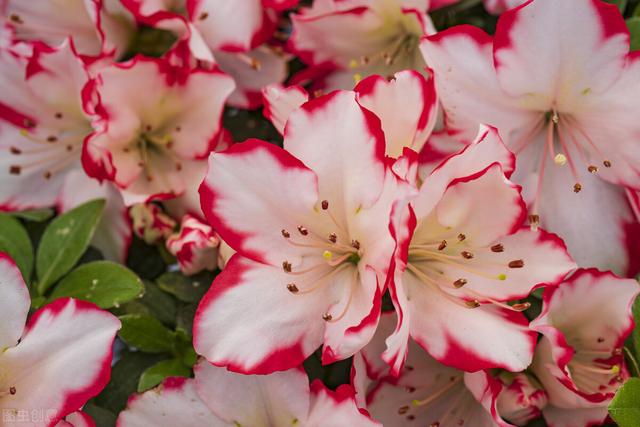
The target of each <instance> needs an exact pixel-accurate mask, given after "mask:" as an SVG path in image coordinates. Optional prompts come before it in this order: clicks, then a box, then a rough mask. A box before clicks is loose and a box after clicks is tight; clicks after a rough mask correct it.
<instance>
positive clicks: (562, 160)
mask: <svg viewBox="0 0 640 427" xmlns="http://www.w3.org/2000/svg"><path fill="white" fill-rule="evenodd" d="M553 162H554V163H555V164H556V165H558V166H564V165H566V164H567V156H565V155H564V154H562V153H558V154H556V156H555V157H554V158H553Z"/></svg>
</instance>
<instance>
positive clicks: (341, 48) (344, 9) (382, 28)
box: [289, 0, 435, 89]
mask: <svg viewBox="0 0 640 427" xmlns="http://www.w3.org/2000/svg"><path fill="white" fill-rule="evenodd" d="M428 8H429V1H428V0H373V1H368V0H347V1H337V0H317V1H314V2H313V5H312V6H311V7H310V8H306V9H301V10H300V11H299V13H298V14H294V15H292V21H293V33H292V35H291V39H290V40H289V45H290V49H291V50H292V51H293V52H295V53H296V54H297V55H298V56H299V57H300V59H302V60H303V61H304V62H306V63H307V64H308V65H310V66H311V67H310V69H308V70H305V71H303V72H302V73H301V74H300V75H299V76H297V79H298V80H301V81H302V80H306V79H308V78H311V79H316V78H317V79H318V80H319V82H317V86H318V87H321V88H323V89H351V88H352V87H353V85H354V84H355V83H358V81H359V80H360V79H361V78H363V77H367V76H369V75H372V74H380V75H383V76H389V75H393V74H394V73H395V72H397V71H400V70H405V69H412V70H419V71H423V69H424V67H425V63H424V60H423V59H422V57H421V55H420V52H419V49H418V45H419V40H420V37H422V36H423V35H424V34H430V33H433V32H435V30H434V29H433V26H432V24H431V20H430V18H429V17H428V15H427V13H426V12H427V9H428Z"/></svg>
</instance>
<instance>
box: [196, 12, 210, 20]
mask: <svg viewBox="0 0 640 427" xmlns="http://www.w3.org/2000/svg"><path fill="white" fill-rule="evenodd" d="M208 17H209V14H208V13H207V12H202V13H201V14H200V16H198V19H199V20H201V21H204V20H205V19H207V18H208Z"/></svg>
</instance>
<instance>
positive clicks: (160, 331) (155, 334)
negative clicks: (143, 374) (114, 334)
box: [118, 314, 176, 353]
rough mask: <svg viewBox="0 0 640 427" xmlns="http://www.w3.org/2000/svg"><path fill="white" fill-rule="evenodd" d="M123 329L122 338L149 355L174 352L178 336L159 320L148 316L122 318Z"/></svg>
mask: <svg viewBox="0 0 640 427" xmlns="http://www.w3.org/2000/svg"><path fill="white" fill-rule="evenodd" d="M120 321H121V322H122V329H120V332H119V333H118V334H119V336H120V338H122V340H123V341H124V342H126V343H127V344H129V345H130V346H132V347H136V348H138V349H139V350H141V351H144V352H147V353H169V352H172V351H174V349H175V343H176V336H175V333H174V332H172V331H171V330H169V329H167V328H166V327H165V326H164V325H163V324H162V323H160V321H159V320H158V319H156V318H155V317H152V316H148V315H146V314H125V315H124V316H120Z"/></svg>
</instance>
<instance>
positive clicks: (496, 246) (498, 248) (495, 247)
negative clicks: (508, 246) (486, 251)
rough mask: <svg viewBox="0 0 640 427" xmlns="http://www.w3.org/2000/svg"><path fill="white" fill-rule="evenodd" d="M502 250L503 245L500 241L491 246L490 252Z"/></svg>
mask: <svg viewBox="0 0 640 427" xmlns="http://www.w3.org/2000/svg"><path fill="white" fill-rule="evenodd" d="M503 251H504V246H502V243H498V244H496V245H493V246H491V252H503Z"/></svg>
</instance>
